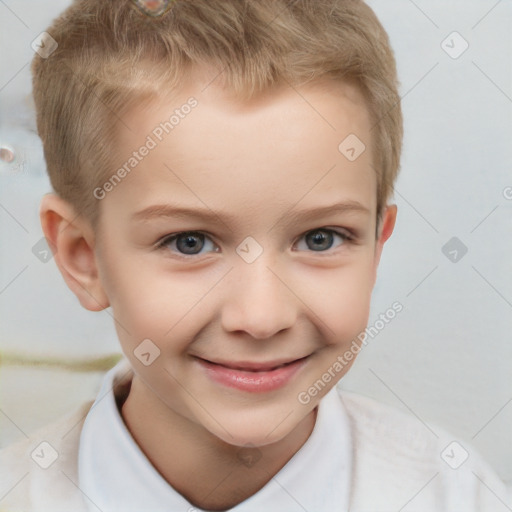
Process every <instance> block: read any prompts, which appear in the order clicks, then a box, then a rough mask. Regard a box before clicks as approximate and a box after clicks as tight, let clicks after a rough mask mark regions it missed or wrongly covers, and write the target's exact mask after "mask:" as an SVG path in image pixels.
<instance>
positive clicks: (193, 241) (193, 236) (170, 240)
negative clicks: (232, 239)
mask: <svg viewBox="0 0 512 512" xmlns="http://www.w3.org/2000/svg"><path fill="white" fill-rule="evenodd" d="M209 246H210V250H209V251H208V250H207V251H206V252H217V251H218V248H216V245H215V244H214V243H213V242H212V241H211V240H210V239H209V238H208V237H207V236H206V235H205V234H204V233H201V232H199V231H184V232H182V233H175V234H173V235H169V236H166V237H165V238H163V239H162V240H161V241H160V242H158V244H157V248H158V249H161V248H162V249H163V248H165V249H170V250H171V251H173V252H177V253H178V255H181V256H185V257H186V256H197V255H199V254H201V250H202V249H203V248H205V247H206V248H207V249H208V247H209ZM212 248H213V249H212Z"/></svg>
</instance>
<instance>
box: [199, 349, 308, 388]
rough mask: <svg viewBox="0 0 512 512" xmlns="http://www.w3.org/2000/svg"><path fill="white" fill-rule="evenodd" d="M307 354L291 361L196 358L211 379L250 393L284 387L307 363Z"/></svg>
mask: <svg viewBox="0 0 512 512" xmlns="http://www.w3.org/2000/svg"><path fill="white" fill-rule="evenodd" d="M308 359H309V356H306V357H302V358H300V359H295V360H293V361H290V360H288V361H279V360H278V361H268V362H262V363H255V362H246V361H240V362H231V361H229V362H227V361H223V362H222V363H221V362H212V361H208V360H206V359H201V358H198V357H197V358H196V360H197V362H198V363H199V365H200V366H201V368H202V369H203V370H204V371H205V372H206V374H207V375H208V377H209V378H210V379H212V380H213V381H215V382H217V383H219V384H222V385H224V386H228V387H231V388H235V389H239V390H241V391H248V392H251V393H264V392H268V391H274V390H276V389H279V388H281V387H284V386H285V385H286V384H287V383H288V382H289V381H290V380H291V378H292V377H293V376H294V375H295V374H296V373H297V372H298V371H299V370H300V369H301V368H302V367H303V366H304V365H305V364H306V363H307V361H308Z"/></svg>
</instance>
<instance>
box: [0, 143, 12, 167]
mask: <svg viewBox="0 0 512 512" xmlns="http://www.w3.org/2000/svg"><path fill="white" fill-rule="evenodd" d="M15 158H16V155H15V154H14V151H13V150H12V149H9V148H7V147H5V146H0V160H1V161H2V162H6V163H8V164H10V163H11V162H12V161H14V159H15Z"/></svg>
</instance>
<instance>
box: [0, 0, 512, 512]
mask: <svg viewBox="0 0 512 512" xmlns="http://www.w3.org/2000/svg"><path fill="white" fill-rule="evenodd" d="M48 34H49V35H44V36H43V37H42V38H41V44H40V48H39V51H38V55H37V56H36V57H35V59H34V63H33V74H34V98H35V103H36V107H37V122H38V131H39V134H40V136H41V138H42V140H43V145H44V153H45V159H46V162H47V166H48V172H49V175H50V179H51V182H52V186H53V189H54V192H55V193H52V194H48V195H46V196H44V197H43V200H42V203H41V208H40V215H41V222H42V227H43V231H44V234H45V236H46V238H47V239H48V241H49V243H50V245H51V247H52V250H53V252H54V255H55V261H56V263H57V265H58V267H59V269H60V271H61V273H62V275H63V277H64V279H65V281H66V283H67V284H68V286H69V287H70V288H71V290H72V291H73V292H74V294H75V295H76V296H77V298H78V299H79V301H80V303H81V305H82V306H83V307H85V308H86V309H88V310H91V311H101V310H103V309H105V308H107V307H109V308H111V314H112V316H113V318H114V321H115V326H116V330H117V334H118V337H119V341H120V344H121V347H122V350H123V353H124V356H125V358H124V359H123V360H122V361H120V362H119V363H118V364H117V365H116V366H115V367H114V368H112V369H111V370H110V371H109V372H108V373H107V374H106V375H105V377H104V381H103V384H102V388H101V391H100V392H99V394H98V397H97V398H96V400H95V401H94V403H93V402H89V403H86V404H83V405H82V406H81V407H80V408H79V409H78V410H76V411H75V412H73V413H72V414H70V415H68V416H67V417H65V418H63V419H61V420H59V421H57V422H55V423H53V424H52V425H50V426H48V427H47V428H45V429H42V430H40V431H38V432H37V433H35V434H34V435H33V436H32V437H31V438H30V439H28V440H26V441H24V442H22V443H18V444H17V445H13V446H12V447H9V448H7V449H5V450H4V451H3V452H2V455H1V456H0V468H1V473H0V505H1V506H3V507H4V508H5V510H9V511H20V510H30V511H52V512H55V511H58V510H62V511H71V510H72V511H86V510H99V511H102V512H107V511H114V510H119V511H135V510H137V511H164V510H165V511H183V512H186V511H192V510H228V509H229V510H236V511H237V512H247V511H260V510H268V511H279V512H286V511H304V510H306V511H309V512H318V511H333V510H340V511H345V510H351V511H361V512H362V511H389V510H415V511H436V512H437V511H442V510H446V511H482V510H485V511H501V510H510V506H509V505H507V500H508V499H509V498H508V497H507V495H506V488H505V486H504V484H503V483H502V482H501V481H500V480H499V478H498V477H497V476H496V475H495V474H494V472H493V471H492V470H491V469H490V468H489V466H488V465H486V464H485V463H484V462H483V461H482V460H481V459H480V458H479V456H478V454H476V453H474V451H473V450H470V449H469V448H467V447H463V446H462V445H460V444H459V443H457V442H454V441H453V440H452V438H450V437H449V436H448V435H447V434H445V433H441V434H440V435H439V437H435V436H434V435H432V433H431V432H429V431H428V430H427V429H425V427H424V426H423V425H422V424H421V423H420V422H418V421H417V420H416V419H415V418H413V417H408V416H406V415H403V414H402V413H399V412H397V411H394V410H392V409H390V408H388V407H385V406H383V405H380V404H378V403H376V402H374V401H372V400H369V399H366V398H363V397H361V396H357V395H354V394H350V393H346V392H341V391H338V390H337V389H336V386H335V384H336V383H337V382H338V381H339V380H340V379H341V378H342V377H343V375H344V374H345V373H346V372H347V371H348V370H349V368H350V367H351V365H352V364H353V362H354V359H355V356H356V355H357V353H358V352H359V350H360V348H361V344H362V342H363V341H364V336H362V335H361V333H363V332H364V331H365V327H366V325H367V322H368V316H369V307H370V298H371V292H372V289H373V286H374V283H375V280H376V272H377V266H378V263H379V259H380V256H381V253H382V249H383V246H384V243H385V242H386V240H387V239H388V238H389V237H390V235H391V233H392V231H393V227H394V224H395V218H396V206H395V205H392V204H389V203H388V201H389V199H390V197H391V195H392V190H393V183H394V181H395V179H396V175H397V172H398V169H399V160H400V151H401V143H402V117H401V110H400V98H399V95H398V92H397V78H396V68H395V62H394V58H393V54H392V51H391V49H390V47H389V41H388V38H387V36H386V34H385V32H384V30H383V28H382V26H381V25H380V23H379V22H378V20H377V19H376V17H375V15H374V14H373V12H372V11H371V10H370V8H369V7H368V6H366V5H365V4H364V3H363V2H362V1H359V0H338V1H336V0H297V1H292V2H290V1H285V0H251V1H247V0H176V1H174V2H154V1H153V2H149V1H146V2H140V1H139V2H130V1H126V0H113V1H110V2H105V1H104V0H76V1H75V2H74V3H73V5H72V6H71V7H70V8H69V9H68V10H67V11H66V12H65V13H64V14H63V15H62V16H61V17H60V18H59V19H57V20H56V21H55V22H54V24H53V25H52V26H51V27H50V28H49V29H48ZM196 245H197V247H196ZM399 309H400V304H399V303H395V304H394V305H393V310H394V311H399ZM468 450H469V451H468Z"/></svg>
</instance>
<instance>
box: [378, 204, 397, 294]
mask: <svg viewBox="0 0 512 512" xmlns="http://www.w3.org/2000/svg"><path fill="white" fill-rule="evenodd" d="M397 210H398V208H397V206H396V204H391V205H388V206H387V207H386V210H385V212H384V215H383V217H382V221H381V225H380V229H379V236H378V239H377V241H376V243H375V258H374V267H373V285H374V286H375V281H376V280H377V268H378V266H379V262H380V257H381V255H382V249H383V248H384V244H385V243H386V241H387V240H388V239H389V237H390V236H391V234H392V233H393V230H394V228H395V222H396V215H397Z"/></svg>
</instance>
